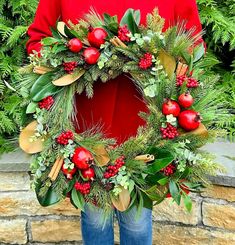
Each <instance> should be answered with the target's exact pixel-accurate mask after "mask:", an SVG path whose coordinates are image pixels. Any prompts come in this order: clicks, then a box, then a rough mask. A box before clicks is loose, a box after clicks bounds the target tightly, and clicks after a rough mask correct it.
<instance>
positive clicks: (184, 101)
mask: <svg viewBox="0 0 235 245" xmlns="http://www.w3.org/2000/svg"><path fill="white" fill-rule="evenodd" d="M178 102H179V104H180V105H181V106H182V107H184V108H188V107H191V106H192V105H193V102H194V99H193V97H192V95H191V94H190V93H189V92H186V93H183V94H181V95H180V96H179V98H178Z"/></svg>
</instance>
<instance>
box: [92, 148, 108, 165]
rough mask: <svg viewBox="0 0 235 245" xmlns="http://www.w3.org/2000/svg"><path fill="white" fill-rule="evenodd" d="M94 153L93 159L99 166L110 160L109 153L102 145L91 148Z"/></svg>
mask: <svg viewBox="0 0 235 245" xmlns="http://www.w3.org/2000/svg"><path fill="white" fill-rule="evenodd" d="M93 151H94V153H95V159H96V160H97V162H98V163H99V166H101V167H103V166H106V165H108V163H109V162H110V158H109V154H108V152H107V150H106V149H105V147H104V145H97V146H95V147H94V148H93Z"/></svg>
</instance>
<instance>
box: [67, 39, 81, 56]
mask: <svg viewBox="0 0 235 245" xmlns="http://www.w3.org/2000/svg"><path fill="white" fill-rule="evenodd" d="M82 47H83V45H82V42H81V40H80V39H78V38H73V39H71V40H70V41H69V42H68V48H69V50H70V51H71V52H73V53H79V52H80V51H81V50H82Z"/></svg>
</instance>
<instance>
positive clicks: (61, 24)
mask: <svg viewBox="0 0 235 245" xmlns="http://www.w3.org/2000/svg"><path fill="white" fill-rule="evenodd" d="M65 25H66V24H65V23H64V22H63V21H59V22H58V23H57V30H58V32H59V33H61V34H62V35H63V36H64V37H67V35H66V34H65V32H64V27H65Z"/></svg>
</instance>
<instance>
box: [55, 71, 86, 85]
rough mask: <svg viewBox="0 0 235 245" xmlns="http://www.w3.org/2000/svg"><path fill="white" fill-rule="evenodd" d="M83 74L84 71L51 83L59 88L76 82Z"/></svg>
mask: <svg viewBox="0 0 235 245" xmlns="http://www.w3.org/2000/svg"><path fill="white" fill-rule="evenodd" d="M84 73H85V70H81V71H79V72H76V73H75V74H67V75H64V76H63V77H61V78H59V79H57V80H55V81H53V82H52V83H53V84H54V85H55V86H59V87H62V86H67V85H70V84H72V83H74V82H75V81H77V80H78V79H79V78H80V77H81V76H83V74H84Z"/></svg>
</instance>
